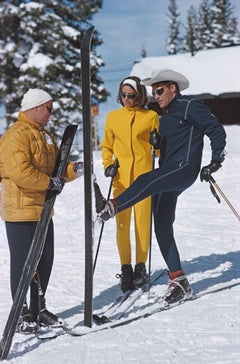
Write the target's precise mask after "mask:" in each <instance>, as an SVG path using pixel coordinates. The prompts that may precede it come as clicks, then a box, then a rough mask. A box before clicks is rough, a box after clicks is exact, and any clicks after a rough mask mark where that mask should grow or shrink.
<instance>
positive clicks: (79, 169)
mask: <svg viewBox="0 0 240 364" xmlns="http://www.w3.org/2000/svg"><path fill="white" fill-rule="evenodd" d="M73 171H74V173H76V175H77V176H78V177H81V176H82V175H83V173H84V163H83V162H75V163H74V165H73Z"/></svg>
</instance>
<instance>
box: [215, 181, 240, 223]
mask: <svg viewBox="0 0 240 364" xmlns="http://www.w3.org/2000/svg"><path fill="white" fill-rule="evenodd" d="M209 183H210V188H211V192H212V194H213V195H214V197H215V198H216V199H217V201H218V202H219V203H220V198H219V196H218V195H217V192H216V190H217V191H218V192H219V193H220V195H221V196H222V198H223V199H224V201H225V202H226V203H227V205H228V206H229V207H230V209H231V210H232V212H233V213H234V215H235V216H236V218H237V219H238V221H240V216H239V214H238V212H237V211H236V210H235V208H234V207H233V205H232V204H231V202H230V201H229V199H228V198H227V197H226V195H225V194H224V193H223V191H222V190H221V188H220V187H219V186H218V184H217V183H216V181H215V179H214V178H213V177H212V176H211V178H210V181H209ZM214 187H215V188H216V190H215V188H214Z"/></svg>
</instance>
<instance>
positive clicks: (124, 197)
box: [115, 162, 200, 272]
mask: <svg viewBox="0 0 240 364" xmlns="http://www.w3.org/2000/svg"><path fill="white" fill-rule="evenodd" d="M199 169H200V162H198V163H196V162H195V163H192V164H189V163H186V164H184V165H183V166H179V164H177V163H176V164H172V165H168V166H167V167H166V166H161V167H159V168H156V169H154V170H153V171H151V172H148V173H145V174H143V175H141V176H139V177H138V178H137V179H136V180H135V181H134V182H133V183H132V184H131V186H130V187H129V188H128V189H127V190H126V191H125V192H123V193H122V194H121V195H119V196H118V197H117V198H116V199H115V200H116V202H117V203H118V212H120V211H122V210H124V209H126V208H128V207H130V206H133V205H134V204H136V203H137V202H139V201H141V200H142V199H144V198H146V197H148V196H151V195H152V196H154V197H153V209H154V228H155V234H156V238H157V241H158V244H159V248H160V250H161V253H162V255H163V258H164V260H165V262H166V264H167V267H168V269H169V270H170V271H171V272H173V271H177V270H181V269H182V267H181V263H180V257H179V253H178V249H177V246H176V242H175V239H174V233H173V223H174V220H175V211H176V205H177V198H178V196H179V195H180V194H181V193H182V192H183V191H184V190H186V189H187V188H188V187H190V186H191V185H192V184H193V183H194V181H195V180H196V178H197V176H198V173H199Z"/></svg>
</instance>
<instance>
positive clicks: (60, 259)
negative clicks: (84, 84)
mask: <svg viewBox="0 0 240 364" xmlns="http://www.w3.org/2000/svg"><path fill="white" fill-rule="evenodd" d="M226 132H227V135H228V140H227V148H226V149H227V152H228V155H227V156H226V161H225V162H224V164H223V168H222V169H221V170H220V171H218V172H217V173H215V174H214V178H215V179H216V182H217V183H218V184H219V186H220V187H221V188H222V190H223V192H224V193H225V195H226V196H227V197H228V198H229V200H230V201H231V202H232V204H233V205H234V207H235V209H236V210H237V211H238V213H239V212H240V199H239V181H240V172H239V142H238V139H239V135H240V128H239V126H236V125H235V126H227V127H226ZM205 144H206V146H205V151H204V155H203V164H208V163H209V161H210V159H211V154H210V150H209V144H208V141H207V140H206V143H205ZM94 171H95V174H96V177H97V181H98V183H99V185H100V187H101V188H102V190H103V191H104V193H105V195H107V191H108V186H109V183H110V179H107V178H105V177H104V176H103V168H102V162H101V153H100V151H97V152H94ZM54 223H55V261H54V266H53V272H52V276H51V280H50V284H49V288H48V292H47V296H46V298H47V306H48V308H49V309H50V310H51V311H53V312H55V313H58V314H59V315H60V316H61V317H63V318H64V319H65V320H66V322H67V323H69V325H70V326H71V325H76V324H79V323H80V322H81V321H82V320H83V317H84V316H83V315H84V312H83V310H84V259H85V257H84V244H85V242H84V191H83V178H80V179H79V180H77V181H74V182H72V183H71V184H68V185H66V186H65V188H64V191H63V192H62V194H61V195H60V196H59V197H58V198H57V202H56V205H55V216H54ZM100 227H101V226H100V225H99V224H98V222H96V223H95V239H94V254H95V249H96V244H97V242H98V236H99V231H100ZM0 231H1V236H2V239H1V249H0V289H1V295H0V333H2V331H3V329H4V325H5V321H6V319H7V315H8V313H9V311H10V306H11V297H10V288H9V252H8V246H7V240H6V235H5V228H4V222H3V221H1V222H0ZM239 232H240V225H239V221H238V220H237V219H236V217H235V216H234V215H233V213H232V211H231V210H230V209H229V207H228V206H227V204H226V203H225V201H223V200H222V198H221V203H220V204H218V203H217V201H216V200H215V198H214V197H213V196H212V194H211V192H210V189H209V186H208V184H207V183H205V182H204V183H201V182H200V181H199V180H198V181H197V182H196V183H195V184H194V185H193V186H192V187H191V188H190V189H189V190H188V191H186V192H185V193H183V195H181V196H180V198H179V203H178V208H177V216H176V222H175V237H176V240H177V244H178V247H179V251H180V255H181V259H182V262H183V268H184V269H185V271H186V273H187V275H188V278H189V280H190V282H191V285H192V288H193V290H194V292H195V293H197V292H200V291H204V290H210V289H213V288H216V287H221V286H223V285H226V284H229V283H230V282H231V283H234V282H236V281H238V280H240V263H239V262H240V245H239V244H240V239H239V237H240V234H239ZM132 237H133V241H134V234H133V233H132ZM132 256H133V264H134V263H135V261H134V258H135V255H134V244H133V255H132ZM162 268H163V269H165V268H166V266H165V264H164V262H163V259H162V257H161V254H160V252H159V249H158V246H157V243H156V240H155V236H154V233H153V242H152V271H153V274H156V273H157V272H159V270H160V269H162ZM119 272H120V264H119V257H118V252H117V248H116V243H115V222H114V220H112V221H109V222H107V223H106V224H105V226H104V232H103V237H102V242H101V247H100V251H99V256H98V261H97V266H96V270H95V275H94V299H93V306H94V312H95V313H102V312H103V311H104V310H105V309H106V308H107V306H108V305H110V304H111V302H112V301H113V299H114V297H116V296H118V295H119V293H120V289H119V282H118V280H117V279H116V278H115V274H116V273H119ZM166 284H167V275H164V276H162V277H161V278H160V281H159V284H158V285H154V286H153V287H152V289H151V292H150V296H148V294H144V295H143V296H142V298H141V299H139V300H138V301H136V303H135V304H134V305H133V307H131V309H130V310H129V315H130V316H131V315H134V314H139V313H141V312H143V311H145V310H146V311H147V310H149V309H150V308H151V306H152V305H153V304H156V301H157V299H158V297H160V296H161V294H162V292H163V291H164V289H165V288H166ZM239 294H240V286H237V287H234V288H232V289H231V290H225V291H223V292H219V293H215V294H212V295H208V296H204V297H202V298H200V299H198V300H196V301H193V302H189V303H186V304H184V305H180V306H178V307H175V308H173V309H171V310H169V311H165V312H161V313H159V314H158V313H157V314H154V315H153V316H151V317H148V318H146V319H142V320H139V321H136V322H134V323H131V324H129V325H127V326H123V327H119V328H115V329H109V330H104V331H102V332H98V333H93V334H91V335H87V336H84V337H70V336H68V335H63V336H60V337H58V338H57V339H54V340H49V341H47V340H46V341H39V340H37V339H36V338H35V337H30V336H24V335H20V334H16V335H15V336H14V339H13V343H12V347H11V350H10V353H9V357H8V358H9V360H8V361H6V363H11V364H19V363H21V364H22V363H26V364H28V363H29V364H32V363H34V364H46V363H51V364H57V363H58V364H59V363H67V364H79V363H84V364H95V363H96V364H110V363H113V362H114V363H115V364H120V363H140V364H145V363H161V364H190V363H191V364H192V363H198V364H210V363H211V364H213V363H214V364H215V363H216V364H223V363H224V364H233V363H239V347H240V305H239ZM83 329H86V330H88V328H83Z"/></svg>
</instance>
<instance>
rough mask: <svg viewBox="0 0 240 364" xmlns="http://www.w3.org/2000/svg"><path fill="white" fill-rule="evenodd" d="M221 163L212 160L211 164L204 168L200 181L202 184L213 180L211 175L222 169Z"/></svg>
mask: <svg viewBox="0 0 240 364" xmlns="http://www.w3.org/2000/svg"><path fill="white" fill-rule="evenodd" d="M221 166H222V165H221V163H220V162H219V161H217V160H212V161H211V163H210V164H208V165H207V166H204V167H202V169H201V172H200V180H201V182H202V181H203V180H204V181H206V182H209V181H210V178H211V174H212V173H213V172H216V171H217V170H218V169H219V168H220V167H221Z"/></svg>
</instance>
